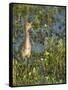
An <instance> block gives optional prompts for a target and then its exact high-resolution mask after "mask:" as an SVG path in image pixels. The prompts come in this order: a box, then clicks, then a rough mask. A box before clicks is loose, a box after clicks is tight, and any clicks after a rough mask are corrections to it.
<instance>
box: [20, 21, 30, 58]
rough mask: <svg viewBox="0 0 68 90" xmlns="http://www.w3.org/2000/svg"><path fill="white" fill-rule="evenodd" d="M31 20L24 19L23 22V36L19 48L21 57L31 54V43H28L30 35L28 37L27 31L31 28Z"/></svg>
mask: <svg viewBox="0 0 68 90" xmlns="http://www.w3.org/2000/svg"><path fill="white" fill-rule="evenodd" d="M31 24H32V23H31V22H28V21H26V22H25V33H24V34H25V36H24V42H23V44H22V48H21V56H22V57H23V59H25V58H26V57H27V58H29V57H30V55H31V44H30V37H29V31H30V29H31Z"/></svg>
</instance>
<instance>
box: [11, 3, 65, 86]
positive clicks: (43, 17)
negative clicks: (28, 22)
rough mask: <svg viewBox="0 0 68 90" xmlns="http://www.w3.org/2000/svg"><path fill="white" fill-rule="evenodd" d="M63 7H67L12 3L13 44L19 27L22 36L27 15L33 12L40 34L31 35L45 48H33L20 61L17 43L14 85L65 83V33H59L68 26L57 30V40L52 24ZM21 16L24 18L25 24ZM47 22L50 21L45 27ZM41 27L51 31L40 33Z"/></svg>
mask: <svg viewBox="0 0 68 90" xmlns="http://www.w3.org/2000/svg"><path fill="white" fill-rule="evenodd" d="M64 11H65V9H64V8H61V7H55V6H54V7H50V6H45V7H44V6H40V7H39V6H33V5H22V4H13V18H14V19H13V32H14V33H13V40H14V42H13V44H15V42H16V40H17V39H18V37H19V36H18V35H17V31H20V32H21V34H22V37H24V35H23V33H24V26H23V25H24V24H23V22H24V19H26V18H28V17H30V16H31V17H33V20H32V27H33V29H34V31H35V32H37V33H38V34H37V37H35V38H34V39H33V38H31V39H33V41H34V42H36V43H38V42H39V43H42V44H43V45H44V47H45V49H44V51H43V52H42V53H40V54H39V53H34V52H32V54H31V57H30V58H29V59H27V61H28V63H27V62H26V60H23V59H21V61H20V62H19V61H18V60H17V59H18V56H17V55H18V54H19V53H20V51H19V52H16V51H15V47H13V50H14V52H13V53H14V56H13V85H14V86H20V85H37V84H56V83H65V40H64V37H65V36H63V34H60V33H63V32H65V28H63V29H64V31H63V32H60V33H59V34H58V39H57V41H56V40H55V36H54V33H53V31H54V29H53V28H52V27H51V25H53V24H54V23H55V22H56V21H57V20H55V19H54V17H55V16H56V15H57V14H58V13H60V12H64ZM20 18H21V19H22V18H23V22H22V24H21V22H20ZM59 21H61V20H59ZM62 21H63V20H62ZM60 23H61V22H60ZM64 23H65V21H64ZM45 24H46V25H47V26H46V27H45ZM61 24H62V23H61ZM40 29H45V31H48V32H49V36H46V35H45V32H43V33H41V32H40V31H41V30H40ZM52 29H53V30H52ZM63 29H62V30H63ZM56 31H57V29H56ZM32 36H33V35H32ZM19 41H20V40H19ZM18 44H19V42H18ZM46 46H47V48H46Z"/></svg>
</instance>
